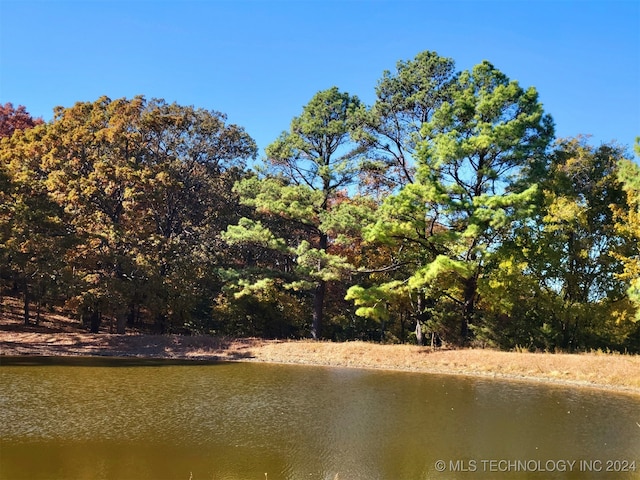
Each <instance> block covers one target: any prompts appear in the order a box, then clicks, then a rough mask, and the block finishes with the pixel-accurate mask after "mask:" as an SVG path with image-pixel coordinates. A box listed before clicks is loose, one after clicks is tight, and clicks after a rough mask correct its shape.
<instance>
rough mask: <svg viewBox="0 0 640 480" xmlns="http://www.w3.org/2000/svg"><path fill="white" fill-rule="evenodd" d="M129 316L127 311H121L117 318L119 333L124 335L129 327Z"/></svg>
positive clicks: (117, 331) (117, 330)
mask: <svg viewBox="0 0 640 480" xmlns="http://www.w3.org/2000/svg"><path fill="white" fill-rule="evenodd" d="M127 320H128V316H127V315H126V314H125V313H120V314H119V315H118V318H117V320H116V333H117V334H118V335H124V334H125V330H126V327H127Z"/></svg>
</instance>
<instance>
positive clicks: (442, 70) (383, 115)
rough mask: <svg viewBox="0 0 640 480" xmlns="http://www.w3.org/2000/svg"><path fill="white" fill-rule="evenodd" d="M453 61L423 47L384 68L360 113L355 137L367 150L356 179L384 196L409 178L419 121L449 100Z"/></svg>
mask: <svg viewBox="0 0 640 480" xmlns="http://www.w3.org/2000/svg"><path fill="white" fill-rule="evenodd" d="M454 69H455V64H454V61H453V60H452V59H450V58H444V57H440V56H438V54H437V53H436V52H431V51H424V52H421V53H419V54H418V55H417V56H416V57H415V59H413V60H410V61H399V62H398V63H397V65H396V72H394V73H391V72H390V71H388V70H387V71H385V72H384V73H383V75H382V78H381V79H380V80H379V81H378V85H377V87H376V96H377V99H376V102H375V103H374V105H373V106H372V107H371V109H369V110H368V111H367V112H366V114H364V115H363V118H362V120H361V123H360V125H359V128H358V130H357V132H356V138H357V139H358V140H359V141H360V142H361V143H362V145H363V146H364V148H366V149H367V153H368V162H367V164H366V165H365V168H364V169H363V172H362V177H363V178H362V181H363V182H364V184H365V186H366V187H367V189H368V190H373V191H377V192H378V195H379V196H385V195H387V194H388V193H390V192H392V191H394V190H396V189H397V188H399V187H402V186H404V185H407V184H409V183H413V182H414V180H415V158H414V155H415V152H416V147H417V145H418V144H419V143H420V142H421V141H422V140H424V137H423V135H422V132H421V129H422V124H423V123H424V122H426V121H428V120H430V119H431V117H432V115H433V113H434V112H435V111H436V110H437V109H438V108H439V107H440V106H442V104H443V103H444V102H447V101H449V100H450V95H451V87H452V85H453V83H454V80H455V76H456V72H455V70H454Z"/></svg>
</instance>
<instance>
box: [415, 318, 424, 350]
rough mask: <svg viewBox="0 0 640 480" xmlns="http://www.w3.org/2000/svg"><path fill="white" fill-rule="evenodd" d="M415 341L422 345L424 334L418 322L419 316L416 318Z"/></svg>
mask: <svg viewBox="0 0 640 480" xmlns="http://www.w3.org/2000/svg"><path fill="white" fill-rule="evenodd" d="M416 343H417V344H418V345H420V346H422V345H424V334H423V333H422V323H420V318H417V319H416Z"/></svg>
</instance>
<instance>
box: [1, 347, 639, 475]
mask: <svg viewBox="0 0 640 480" xmlns="http://www.w3.org/2000/svg"><path fill="white" fill-rule="evenodd" d="M0 362H1V363H0V365H1V366H0V478H2V479H83V480H86V479H136V480H145V479H154V480H158V479H177V480H181V479H183V480H189V479H191V480H212V479H216V480H240V479H242V480H245V479H256V480H265V479H266V480H276V479H291V480H294V479H326V480H336V479H341V480H349V479H351V480H365V479H366V480H376V479H380V480H382V479H385V480H386V479H388V480H402V479H440V478H444V479H454V478H463V479H464V478H468V479H476V478H492V479H496V478H498V479H500V478H503V479H505V480H507V479H514V478H540V479H542V478H545V479H546V478H562V479H584V478H594V479H595V478H598V479H599V478H610V479H612V480H613V479H621V478H628V479H633V478H640V398H639V397H637V396H632V395H623V394H615V393H611V392H603V391H599V390H590V389H579V388H568V387H560V386H549V385H537V384H531V383H526V382H505V381H497V380H492V379H479V378H471V377H461V376H441V375H428V374H413V373H400V372H385V371H372V370H358V369H346V368H322V367H304V366H289V365H269V364H256V363H209V364H206V363H188V362H171V361H144V360H127V359H95V358H94V359H78V358H56V359H53V358H32V357H31V358H24V357H23V358H15V357H4V358H2V359H0Z"/></svg>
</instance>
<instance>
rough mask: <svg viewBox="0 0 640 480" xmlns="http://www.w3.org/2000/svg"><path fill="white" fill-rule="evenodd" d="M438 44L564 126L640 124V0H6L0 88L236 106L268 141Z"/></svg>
mask: <svg viewBox="0 0 640 480" xmlns="http://www.w3.org/2000/svg"><path fill="white" fill-rule="evenodd" d="M425 50H431V51H435V52H437V53H438V54H439V55H441V56H443V57H450V58H452V59H453V60H454V61H455V62H456V67H457V69H458V70H467V69H471V68H472V67H473V66H474V65H476V64H478V63H480V62H481V61H483V60H488V61H490V62H491V63H492V64H493V65H494V66H495V67H496V68H498V69H499V70H501V71H502V72H503V73H504V74H506V75H507V76H508V77H509V78H511V79H512V80H517V81H518V82H519V83H520V85H521V86H522V87H525V88H527V87H530V86H533V87H535V88H536V89H537V90H538V93H539V99H540V101H541V102H542V103H543V105H544V108H545V111H546V112H547V113H550V114H551V115H552V117H553V118H554V120H555V124H556V136H557V137H573V136H577V135H579V134H586V135H592V137H591V139H590V143H591V144H593V145H595V146H597V145H600V144H601V143H607V142H610V141H613V140H615V141H617V142H618V143H620V144H622V145H625V146H628V147H631V146H632V144H633V142H634V139H635V137H637V136H640V1H639V0H605V1H597V0H581V1H570V0H555V1H553V0H537V1H530V0H500V1H491V0H469V1H465V0H448V1H447V0H439V1H430V0H413V1H410V0H395V1H387V0H341V1H338V0H335V1H332V0H325V1H319V0H318V1H316V0H297V1H295V0H287V1H284V0H282V1H277V0H271V1H267V0H232V1H222V0H183V1H177V0H173V1H169V0H166V1H152V0H127V1H125V0H110V1H107V0H82V1H81V0H75V1H58V0H40V1H32V0H31V1H30V0H20V1H15V0H0V103H3V104H4V103H6V102H11V103H13V104H14V106H17V105H24V106H25V107H26V108H27V111H28V112H29V113H31V114H32V115H33V116H34V117H42V118H43V119H44V120H47V121H48V120H51V119H52V117H53V108H54V107H55V106H58V105H61V106H65V107H68V106H72V105H73V104H74V103H75V102H78V101H94V100H96V99H98V98H99V97H101V96H103V95H107V96H108V97H110V98H112V99H116V98H121V97H127V98H132V97H134V96H135V95H144V96H146V97H147V98H163V99H165V100H167V101H168V102H177V103H179V104H181V105H193V106H195V107H198V108H205V109H208V110H217V111H220V112H223V113H225V114H227V116H228V120H229V122H230V123H235V124H238V125H241V126H243V127H244V128H245V130H246V131H247V132H248V133H249V134H250V135H251V136H252V137H253V138H254V139H255V140H256V142H257V143H258V147H259V148H260V149H261V150H262V149H264V147H266V146H267V145H268V144H269V143H271V142H272V141H274V140H275V139H276V138H277V137H278V136H279V134H280V133H281V132H282V131H284V130H287V129H288V128H289V124H290V122H291V119H292V118H294V117H295V116H298V115H299V114H300V113H301V111H302V107H303V106H304V105H305V104H306V103H307V102H308V101H309V100H310V99H311V97H312V96H313V95H314V94H315V93H316V92H318V91H320V90H324V89H327V88H330V87H332V86H337V87H338V88H339V89H340V90H342V91H347V92H349V93H350V94H353V95H357V96H358V97H359V98H360V99H361V100H362V101H363V102H364V103H366V104H368V105H371V104H372V103H373V102H374V101H375V86H376V84H377V82H378V80H379V79H380V78H381V77H382V73H383V72H384V71H385V70H391V71H394V70H395V67H396V64H397V62H398V61H400V60H403V61H406V60H411V59H413V58H415V56H416V55H417V54H418V53H419V52H422V51H425Z"/></svg>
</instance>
